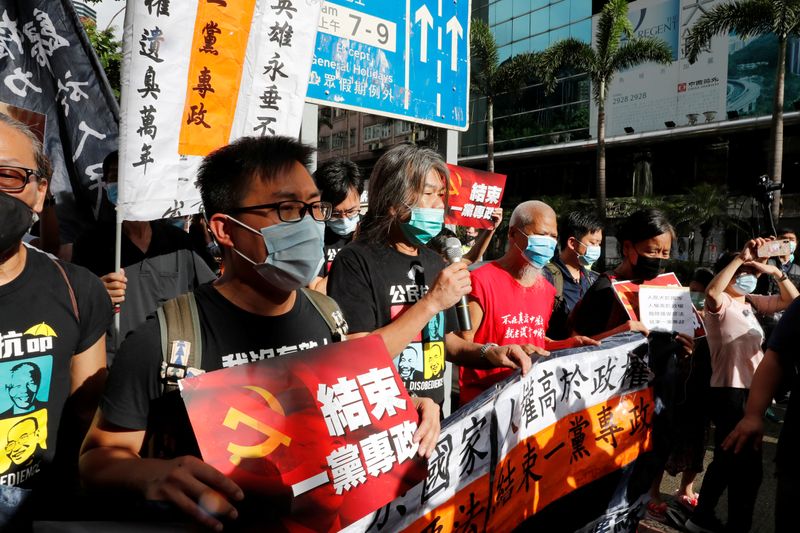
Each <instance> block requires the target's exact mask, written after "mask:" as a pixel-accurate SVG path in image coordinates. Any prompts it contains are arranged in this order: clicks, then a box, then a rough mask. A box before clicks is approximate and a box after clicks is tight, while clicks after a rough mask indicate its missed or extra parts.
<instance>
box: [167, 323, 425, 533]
mask: <svg viewBox="0 0 800 533" xmlns="http://www.w3.org/2000/svg"><path fill="white" fill-rule="evenodd" d="M354 353H358V354H361V356H360V357H353V356H352V354H354ZM181 384H182V395H183V398H184V401H185V403H186V408H187V411H188V413H189V418H190V420H191V422H192V427H193V429H194V432H195V435H196V437H197V442H198V444H199V446H200V450H201V452H202V455H203V459H204V460H205V461H206V462H207V463H209V464H211V465H213V466H214V467H216V468H217V469H219V470H220V471H221V472H223V473H225V474H227V475H229V476H230V477H231V478H233V480H234V481H236V482H237V483H238V484H239V485H240V486H241V487H242V488H243V489H244V490H245V491H246V492H247V493H248V497H249V498H258V497H264V498H265V499H267V500H268V502H269V505H271V506H273V507H274V506H275V505H277V504H276V503H275V502H276V501H284V500H285V501H287V502H288V501H290V500H291V506H290V508H291V510H290V509H289V508H288V507H287V508H286V509H284V510H283V512H284V513H285V516H284V517H283V519H285V520H286V522H285V523H290V524H295V525H296V526H297V527H299V528H307V529H303V530H311V531H328V530H330V529H331V527H332V525H334V524H338V525H340V526H346V525H348V524H350V523H352V522H355V521H356V520H358V519H360V518H362V517H363V516H365V515H367V514H369V513H371V512H372V511H374V510H375V509H378V508H381V507H382V506H384V505H385V504H386V503H388V502H389V501H391V500H392V499H393V498H395V497H397V496H398V495H399V494H401V493H403V492H405V491H406V490H408V488H410V487H411V486H412V485H413V484H415V483H419V482H421V481H422V480H423V479H424V478H425V466H424V462H423V461H422V460H420V459H418V456H417V453H416V452H417V446H418V445H417V444H416V443H414V442H413V440H412V439H413V435H414V432H415V431H416V429H417V411H416V409H415V408H414V405H413V404H412V402H411V398H410V397H409V395H408V393H407V392H406V390H405V388H404V387H403V384H402V381H401V380H400V378H399V376H398V375H397V372H396V371H395V369H394V365H393V363H392V360H391V358H390V357H389V354H388V353H387V352H386V346H385V345H384V344H383V341H382V340H381V338H380V337H378V336H371V337H367V338H364V339H357V340H354V341H349V342H345V343H335V344H332V345H328V346H325V347H322V348H317V349H312V350H307V351H304V352H302V353H298V354H295V355H288V356H283V357H277V358H272V359H266V360H263V361H258V362H254V363H251V364H248V365H242V366H237V367H234V368H229V369H224V370H220V371H217V372H211V373H208V374H204V375H202V376H199V377H196V378H190V379H186V380H184V381H182V382H181ZM281 497H283V498H281ZM292 498H293V499H292ZM309 509H314V512H308V510H309ZM322 509H328V510H329V512H323V511H322ZM303 510H305V511H303Z"/></svg>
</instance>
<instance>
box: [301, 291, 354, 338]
mask: <svg viewBox="0 0 800 533" xmlns="http://www.w3.org/2000/svg"><path fill="white" fill-rule="evenodd" d="M300 292H302V293H303V294H304V295H305V296H306V297H307V298H308V301H309V302H311V304H312V305H313V306H314V308H315V309H316V310H317V312H318V313H319V314H320V316H322V319H323V320H324V321H325V324H327V325H328V329H330V330H331V336H332V337H333V340H334V341H337V342H338V341H342V340H344V338H345V336H346V335H347V331H348V326H347V321H346V320H345V319H344V313H342V310H341V308H340V307H339V304H337V303H336V300H334V299H333V298H331V297H330V296H327V295H325V294H322V293H321V292H317V291H315V290H312V289H308V288H306V287H303V288H301V289H300Z"/></svg>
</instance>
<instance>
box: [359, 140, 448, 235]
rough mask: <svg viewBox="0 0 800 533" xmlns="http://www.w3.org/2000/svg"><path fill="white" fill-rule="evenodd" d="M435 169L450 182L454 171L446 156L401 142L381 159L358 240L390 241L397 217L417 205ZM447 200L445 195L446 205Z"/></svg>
mask: <svg viewBox="0 0 800 533" xmlns="http://www.w3.org/2000/svg"><path fill="white" fill-rule="evenodd" d="M431 170H435V171H436V172H437V173H438V174H439V175H440V176H441V177H442V179H443V180H444V182H445V187H447V184H448V183H449V179H450V172H449V171H448V170H447V165H446V164H445V162H444V160H443V159H442V156H440V155H439V154H438V153H436V152H434V151H433V150H431V149H429V148H420V147H419V146H416V145H414V144H408V143H406V144H400V145H397V146H395V147H394V148H392V149H391V150H389V151H388V152H386V153H385V154H383V155H382V156H381V158H380V159H378V162H377V163H376V164H375V168H374V169H373V170H372V174H371V175H370V178H369V209H368V210H367V214H366V215H365V216H364V219H363V220H362V221H361V226H359V230H358V235H357V237H356V239H358V240H361V241H366V242H372V243H376V244H386V243H387V242H388V238H389V232H390V230H391V228H392V225H393V224H394V223H395V221H396V220H402V219H403V218H405V217H406V216H407V215H408V214H409V213H410V212H411V208H412V207H413V206H415V205H416V204H417V201H418V200H419V197H420V196H421V195H422V192H423V190H424V189H425V176H426V175H427V174H428V173H429V172H430V171H431ZM446 204H447V199H446V197H445V207H446Z"/></svg>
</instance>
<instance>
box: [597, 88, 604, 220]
mask: <svg viewBox="0 0 800 533" xmlns="http://www.w3.org/2000/svg"><path fill="white" fill-rule="evenodd" d="M601 83H604V82H601ZM597 211H598V213H599V214H600V219H601V220H603V221H605V219H606V91H605V86H604V85H603V86H601V87H600V99H599V101H598V102H597Z"/></svg>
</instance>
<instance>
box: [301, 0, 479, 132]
mask: <svg viewBox="0 0 800 533" xmlns="http://www.w3.org/2000/svg"><path fill="white" fill-rule="evenodd" d="M469 14H470V1H469V0H326V2H325V4H324V5H323V7H322V13H321V15H320V19H319V25H318V31H317V43H316V47H315V49H314V60H313V62H312V66H311V79H310V82H309V85H308V94H307V98H306V100H307V101H309V102H311V103H316V104H322V105H330V106H334V107H343V108H346V109H354V110H357V111H364V112H367V113H374V114H377V115H385V116H390V117H397V118H401V119H405V120H410V121H413V122H419V123H422V124H430V125H433V126H440V127H444V128H450V129H458V130H462V131H464V130H466V129H467V127H468V126H469V121H468V116H467V105H468V103H469V46H468V43H469Z"/></svg>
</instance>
